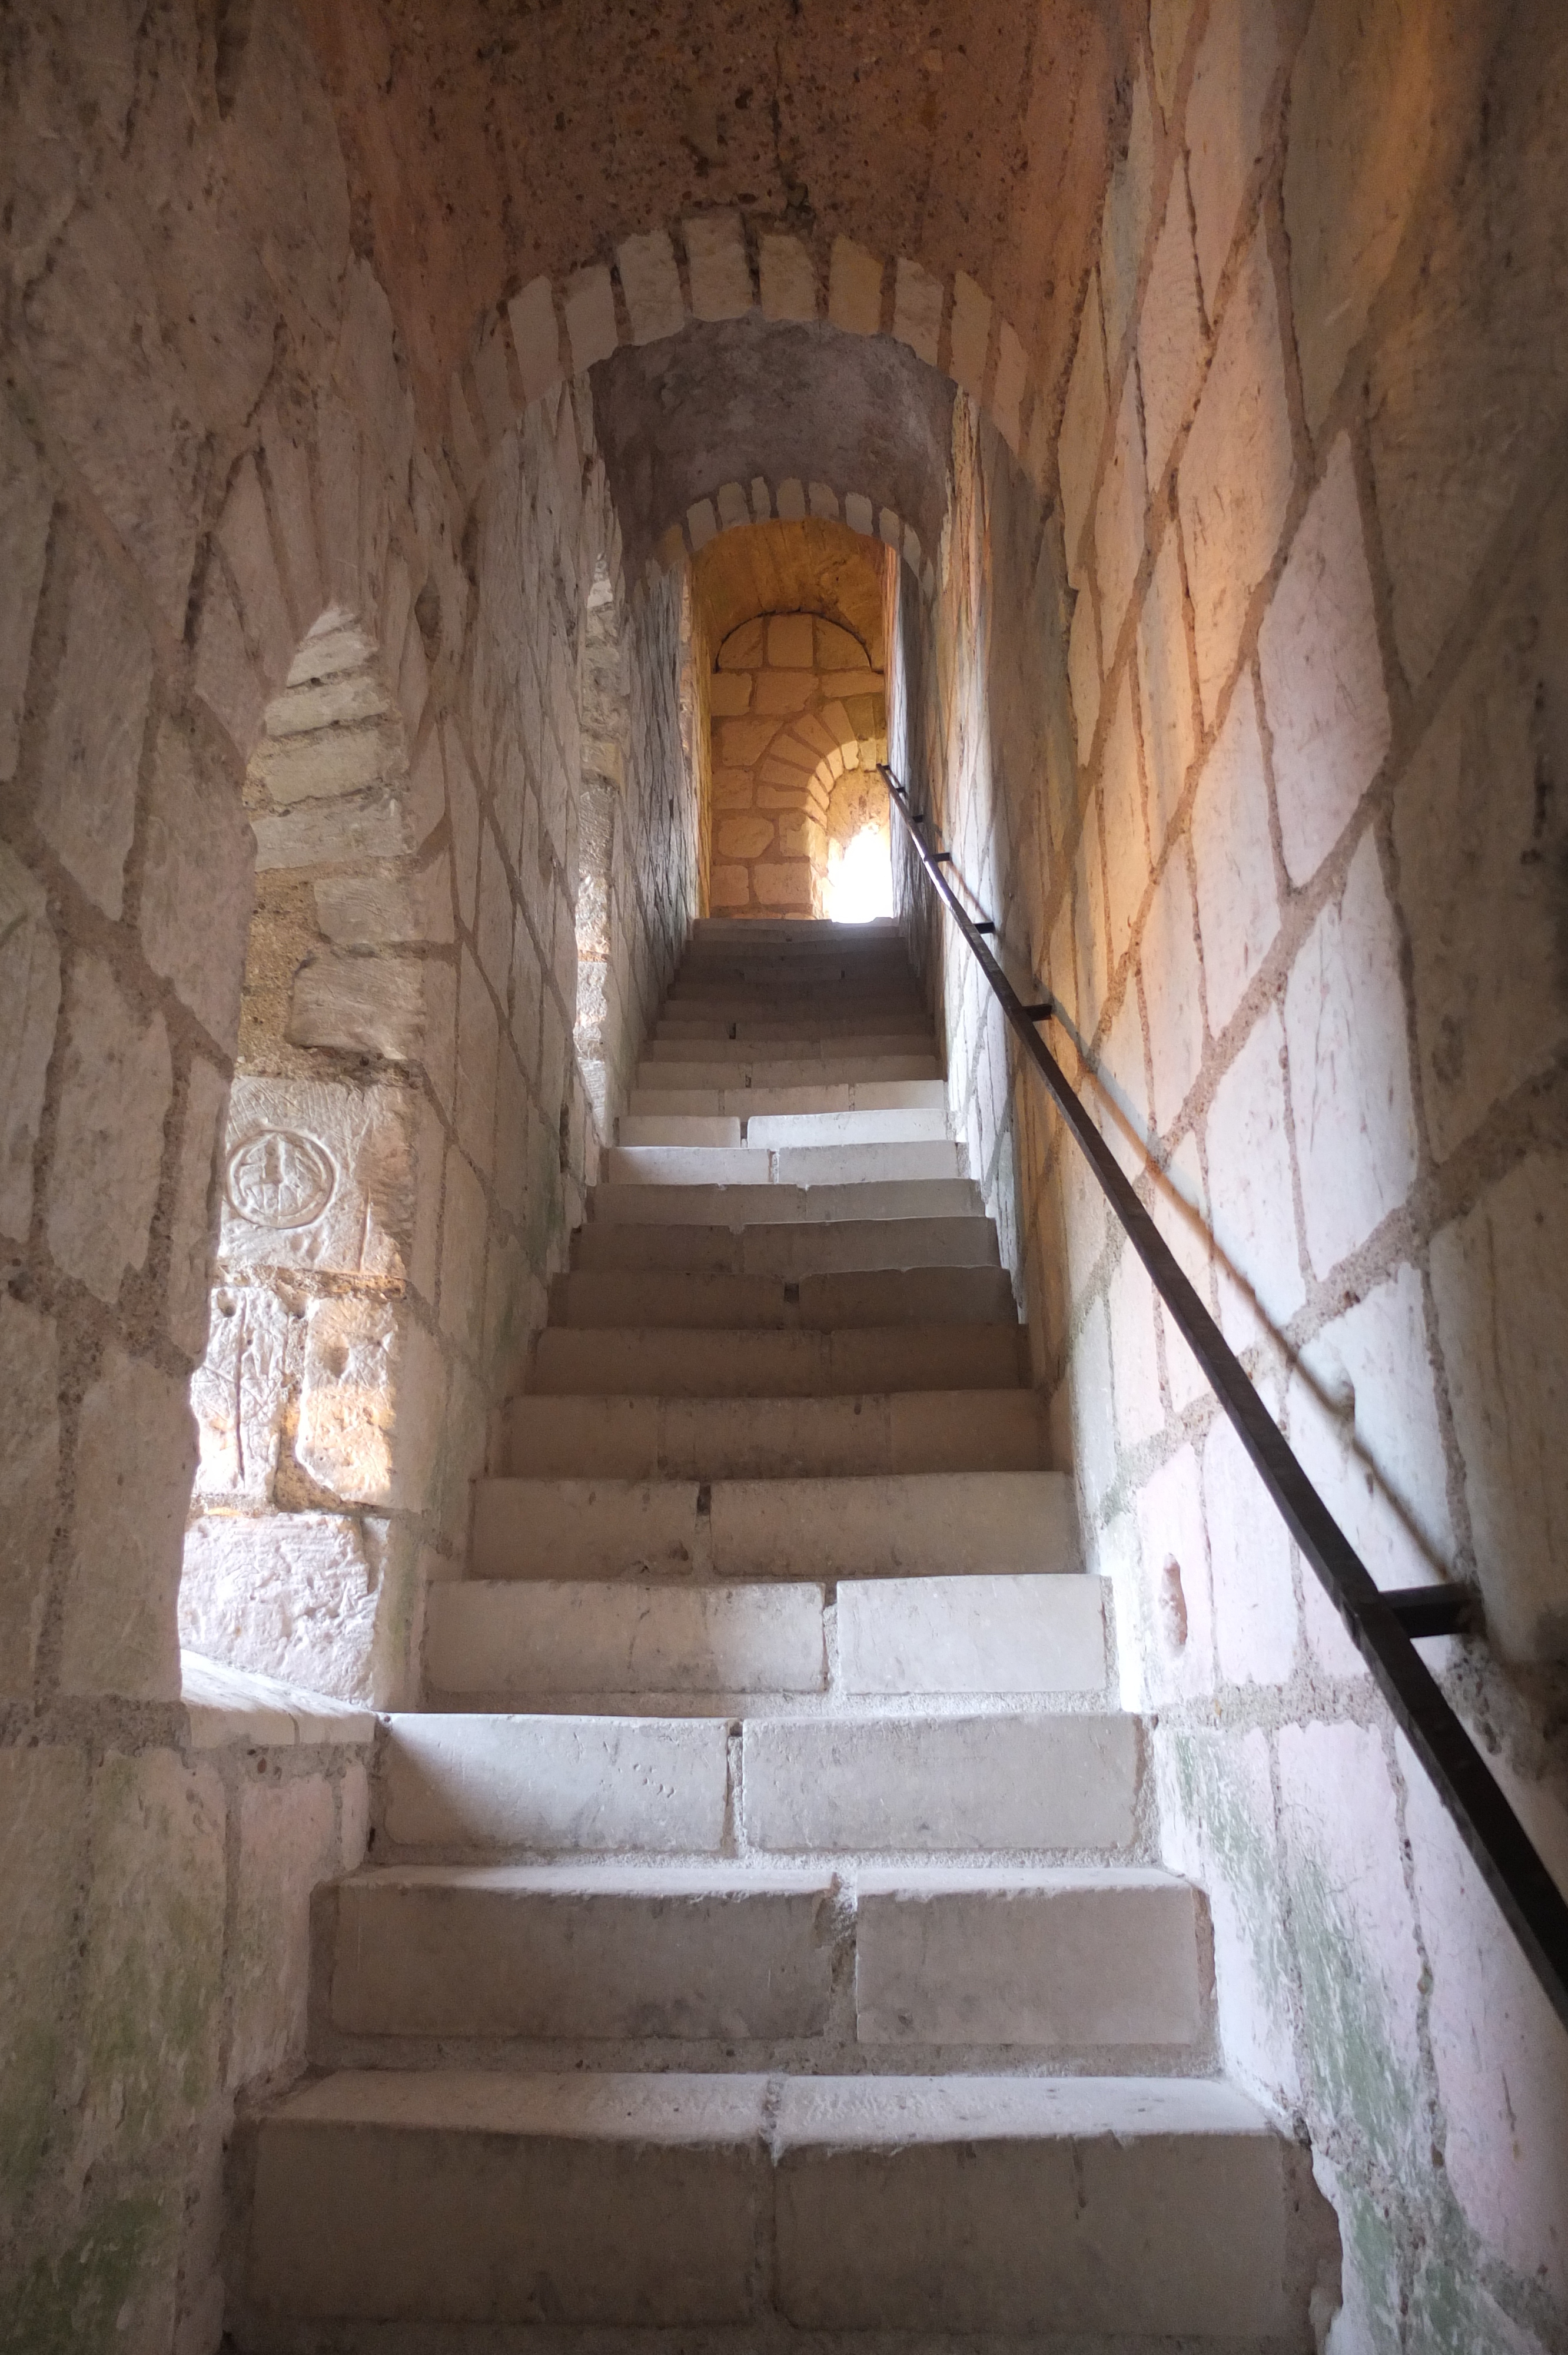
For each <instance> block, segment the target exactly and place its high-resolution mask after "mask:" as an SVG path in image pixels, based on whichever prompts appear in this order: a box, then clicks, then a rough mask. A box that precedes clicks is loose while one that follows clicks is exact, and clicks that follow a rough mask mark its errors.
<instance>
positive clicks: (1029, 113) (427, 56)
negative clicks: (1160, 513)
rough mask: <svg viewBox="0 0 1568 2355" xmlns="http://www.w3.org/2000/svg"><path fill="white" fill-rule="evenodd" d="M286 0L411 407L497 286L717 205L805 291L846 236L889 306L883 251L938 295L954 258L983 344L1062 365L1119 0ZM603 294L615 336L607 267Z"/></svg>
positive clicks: (1082, 256)
mask: <svg viewBox="0 0 1568 2355" xmlns="http://www.w3.org/2000/svg"><path fill="white" fill-rule="evenodd" d="M301 5H302V13H303V15H304V18H305V21H306V24H307V27H308V29H309V31H310V33H311V36H312V38H313V43H314V46H315V48H316V51H317V55H318V57H319V59H320V60H321V63H322V66H323V71H324V73H325V76H326V79H327V82H328V86H329V88H330V89H331V91H332V92H333V95H334V104H335V106H336V110H337V113H338V119H339V124H340V129H341V132H342V134H343V137H344V144H345V147H346V149H347V153H348V155H349V159H350V171H351V177H352V180H353V185H354V197H355V222H356V235H357V238H358V241H359V243H360V245H361V248H362V250H370V251H371V252H372V254H373V258H374V261H375V263H376V270H377V272H378V274H379V275H380V276H381V278H382V280H383V282H384V283H385V284H386V285H387V292H388V293H389V295H390V297H391V300H392V303H393V307H394V311H395V314H396V315H397V319H398V323H399V325H400V326H401V328H402V331H403V334H404V336H405V338H406V340H407V342H408V347H409V352H410V357H411V359H412V362H413V366H414V371H415V375H416V378H417V380H418V386H419V391H420V398H421V401H422V403H423V405H424V407H425V410H426V413H427V416H428V417H429V419H431V420H432V421H434V420H437V419H439V418H440V417H441V415H442V410H443V406H444V402H445V398H446V388H447V384H448V382H449V379H450V375H451V372H452V370H453V369H454V368H456V367H457V366H458V365H459V364H460V363H461V362H462V361H463V360H464V359H465V358H467V357H469V356H470V355H471V349H472V346H473V341H474V336H475V332H476V327H477V325H478V324H479V323H481V322H482V321H483V319H484V318H485V316H486V314H490V313H493V311H494V310H495V308H496V306H497V305H498V304H503V303H504V302H505V301H506V300H507V298H508V297H511V296H514V295H516V294H519V293H522V292H523V291H524V289H525V288H527V287H528V286H530V285H531V284H533V283H535V282H539V281H548V282H552V283H554V284H555V285H556V287H557V290H563V289H566V288H567V287H568V286H569V283H570V282H571V280H572V278H573V276H574V273H576V272H579V271H582V270H584V269H585V268H587V267H588V266H589V265H591V264H593V263H595V262H601V263H604V264H607V265H610V266H611V267H612V268H614V267H615V266H616V265H617V263H618V261H619V259H620V257H621V255H622V250H623V249H624V247H625V245H626V242H627V240H629V239H634V238H639V237H642V236H647V235H652V234H654V233H659V232H669V231H673V232H674V233H675V234H676V238H677V250H679V242H678V241H679V232H680V225H681V224H682V223H683V221H685V220H686V219H687V218H690V217H692V216H694V215H696V216H701V215H703V214H705V213H707V212H708V211H710V210H713V209H716V208H728V207H735V208H738V210H739V211H740V212H741V213H743V214H744V216H745V218H746V221H747V238H748V240H749V242H750V243H751V244H752V246H753V247H754V248H755V247H756V245H757V244H758V241H759V240H760V239H761V238H762V237H764V236H766V235H767V234H768V231H769V229H775V230H778V231H780V232H787V233H789V235H791V236H794V237H796V238H798V239H800V241H801V243H802V244H803V246H804V248H805V250H806V251H807V253H808V255H809V257H810V264H811V267H812V269H813V270H814V273H815V276H816V279H817V281H818V282H819V285H820V286H821V288H823V289H825V288H826V286H827V284H828V279H829V272H830V265H831V257H832V249H833V246H834V242H835V240H838V239H841V238H843V239H848V240H853V241H854V242H855V243H856V244H857V245H858V246H859V247H861V248H863V250H864V252H865V254H866V255H867V256H868V257H870V258H872V260H873V261H874V263H875V266H876V269H877V271H878V273H879V275H880V277H881V286H880V291H879V293H878V294H877V295H876V296H875V298H874V299H879V300H880V301H881V303H882V304H884V306H885V309H886V310H887V312H888V314H889V317H888V321H887V324H888V325H891V313H892V310H893V307H894V304H895V300H896V299H898V297H897V287H896V283H895V276H896V272H897V270H898V268H899V267H900V265H902V267H903V268H904V269H905V270H906V272H913V273H915V276H914V277H913V278H912V279H911V281H910V282H911V284H912V285H914V286H915V291H916V294H917V295H919V296H920V297H921V299H923V300H924V299H927V298H926V297H925V295H924V290H923V288H922V287H921V286H920V285H919V284H917V283H916V280H918V279H921V278H923V279H928V280H931V281H934V282H936V284H937V286H938V296H937V298H936V299H937V302H938V306H939V307H940V305H941V304H943V303H944V302H945V304H946V306H947V310H948V313H949V314H950V313H951V310H952V308H953V304H954V299H955V298H954V291H953V290H954V289H955V288H956V287H957V286H958V285H959V281H960V277H965V278H967V279H968V280H969V282H972V284H973V285H974V287H975V288H976V289H977V290H978V293H979V294H980V296H983V298H984V300H985V301H986V303H987V304H989V305H991V306H992V308H993V309H994V313H995V316H996V319H997V320H999V321H1001V320H1005V321H1006V322H1007V323H1008V325H1009V327H1010V329H1011V331H1012V333H1013V334H1014V335H1015V336H1016V337H1017V339H1018V343H1019V348H1020V354H1021V357H1020V359H1019V360H1018V361H1017V362H1016V363H1015V362H1014V360H1013V357H1012V354H1011V351H1010V352H1009V353H1008V354H1006V355H1003V357H1002V366H1003V368H1013V367H1015V366H1017V367H1020V368H1022V369H1023V370H1025V371H1026V372H1027V373H1028V375H1029V378H1030V379H1031V382H1032V385H1035V386H1038V387H1039V388H1040V389H1041V390H1042V392H1043V393H1044V392H1046V390H1047V389H1048V388H1052V387H1054V386H1055V385H1056V383H1057V381H1058V378H1059V377H1060V374H1061V368H1062V364H1063V361H1064V359H1065V349H1066V345H1067V341H1068V339H1069V336H1070V331H1071V325H1072V321H1073V318H1074V316H1075V311H1076V307H1077V303H1078V299H1079V295H1080V293H1081V290H1082V285H1083V282H1084V280H1085V278H1086V274H1087V267H1088V261H1089V254H1090V240H1091V237H1092V233H1093V228H1094V214H1095V210H1096V208H1097V204H1098V197H1099V191H1100V187H1101V184H1102V180H1103V167H1104V163H1105V159H1106V156H1107V153H1108V152H1109V149H1110V145H1111V143H1112V142H1113V141H1114V140H1115V139H1117V138H1118V135H1119V133H1120V128H1121V125H1120V120H1119V117H1120V112H1121V111H1122V102H1121V100H1120V98H1119V96H1118V90H1119V89H1122V88H1125V82H1124V81H1123V80H1121V79H1120V77H1121V72H1122V68H1123V66H1124V64H1125V61H1126V59H1128V56H1129V54H1130V47H1131V25H1132V19H1133V16H1134V14H1135V7H1134V0H850V5H844V0H789V5H780V0H650V5H635V0H301ZM684 266H685V265H683V267H684ZM753 266H754V268H755V267H756V266H757V263H756V254H755V251H754V254H753ZM942 290H946V291H945V293H943V291H942ZM688 293H689V286H688ZM562 299H563V297H562V294H561V293H560V292H559V291H558V293H557V305H558V306H559V304H560V302H561V301H562ZM616 300H617V306H618V310H619V312H620V317H621V327H622V334H623V336H625V337H626V338H627V339H630V335H631V331H630V330H629V329H628V327H627V324H626V318H625V313H626V307H627V304H626V294H625V290H624V287H623V286H622V285H621V284H620V272H619V271H618V272H617V291H616ZM826 307H827V306H826V303H825V301H820V302H819V312H820V313H821V312H825V310H826ZM937 333H938V335H939V336H940V337H941V340H942V341H943V343H944V344H946V343H947V342H948V328H947V326H946V325H938V329H937ZM932 357H936V355H935V353H933V355H932ZM982 364H983V363H982ZM994 364H995V363H994V361H993V362H992V365H994ZM943 365H944V366H945V367H948V368H949V372H950V373H952V374H954V375H956V376H959V377H960V378H961V369H960V368H959V367H958V366H956V365H952V364H951V363H950V362H949V361H948V359H947V358H946V357H944V360H943ZM977 389H978V388H977Z"/></svg>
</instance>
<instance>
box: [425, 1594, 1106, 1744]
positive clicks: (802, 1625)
mask: <svg viewBox="0 0 1568 2355" xmlns="http://www.w3.org/2000/svg"><path fill="white" fill-rule="evenodd" d="M830 1607H833V1606H830V1604H829V1603H828V1598H827V1593H826V1590H825V1589H824V1588H823V1587H821V1586H820V1585H811V1584H809V1583H806V1582H801V1581H795V1580H789V1581H785V1580H779V1581H777V1582H771V1583H768V1582H754V1583H752V1584H750V1585H747V1586H732V1585H726V1584H723V1583H719V1582H711V1583H710V1582H707V1581H704V1582H702V1583H700V1584H675V1583H673V1582H670V1581H664V1582H658V1583H655V1582H651V1581H649V1580H647V1579H630V1580H620V1579H597V1580H596V1579H569V1580H554V1579H538V1580H503V1581H493V1582H490V1581H485V1580H482V1579H465V1580H463V1581H462V1582H461V1583H458V1584H453V1585H450V1586H438V1587H434V1588H432V1590H431V1592H430V1594H429V1601H428V1604H427V1611H426V1632H425V1684H426V1689H427V1693H428V1695H429V1699H430V1701H431V1703H432V1705H433V1706H434V1707H436V1708H439V1709H448V1708H453V1707H462V1706H468V1705H472V1704H474V1703H475V1702H477V1703H478V1704H479V1705H481V1706H483V1707H485V1708H493V1707H502V1706H507V1705H511V1706H514V1707H517V1708H525V1709H539V1708H549V1707H552V1706H554V1707H557V1708H561V1707H567V1706H571V1707H574V1708H580V1709H584V1710H592V1709H604V1710H612V1711H615V1712H617V1713H619V1712H620V1711H622V1710H628V1709H639V1708H650V1707H654V1706H662V1705H667V1704H668V1703H669V1702H670V1700H673V1698H675V1697H677V1696H679V1697H683V1698H686V1699H694V1700H708V1701H709V1702H710V1704H711V1705H712V1706H714V1707H715V1708H716V1707H719V1706H722V1705H726V1704H727V1703H728V1702H729V1701H731V1700H735V1699H737V1698H739V1697H741V1696H745V1695H750V1696H758V1695H766V1696H768V1697H769V1698H770V1699H773V1700H784V1699H786V1698H796V1697H799V1696H800V1695H802V1694H827V1693H828V1692H829V1690H830V1685H831V1686H832V1693H833V1698H834V1700H835V1701H836V1702H838V1703H840V1704H842V1706H843V1707H844V1708H846V1709H853V1708H856V1707H861V1706H863V1703H864V1701H865V1700H868V1699H886V1698H890V1697H893V1696H895V1695H910V1696H915V1697H918V1698H933V1697H936V1696H938V1695H940V1696H944V1697H945V1696H948V1695H952V1694H961V1695H964V1696H969V1697H980V1696H992V1695H999V1694H1018V1695H1029V1696H1032V1697H1036V1698H1044V1697H1045V1696H1047V1695H1050V1696H1058V1697H1059V1696H1062V1695H1065V1694H1086V1693H1103V1692H1104V1690H1105V1684H1106V1652H1105V1633H1104V1624H1103V1620H1102V1616H1101V1607H1100V1596H1099V1593H1098V1592H1097V1584H1096V1582H1093V1581H1090V1580H1087V1579H1083V1578H1079V1577H1075V1576H1073V1575H1070V1574H1069V1575H1067V1576H1065V1577H1054V1576H1050V1575H1045V1576H1036V1575H1034V1574H1033V1573H1030V1572H1022V1573H1005V1572H1004V1573H1002V1574H1001V1575H994V1574H991V1573H987V1572H980V1573H978V1574H976V1575H974V1576H971V1577H968V1578H925V1579H890V1580H882V1581H877V1582H865V1581H860V1580H846V1581H845V1582H843V1583H842V1585H841V1586H840V1587H839V1589H838V1601H837V1604H836V1612H837V1621H836V1633H837V1636H838V1641H839V1647H840V1659H839V1666H838V1671H837V1674H836V1676H833V1677H832V1678H830V1674H829V1651H830V1640H829V1619H828V1613H829V1610H830Z"/></svg>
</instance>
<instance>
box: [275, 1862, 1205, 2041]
mask: <svg viewBox="0 0 1568 2355" xmlns="http://www.w3.org/2000/svg"><path fill="white" fill-rule="evenodd" d="M639 1882H641V1884H642V1885H641V1887H640V1886H639V1885H638V1884H639ZM319 1903H320V1908H321V1923H322V1944H323V1949H324V1951H325V1952H326V1953H327V1954H328V1955H330V1956H331V1981H330V2000H329V2005H328V2014H329V2017H328V2020H327V2022H326V2026H327V2027H328V2028H329V2029H330V2030H331V2031H332V2032H334V2034H336V2035H338V2036H341V2037H344V2038H359V2037H419V2038H444V2039H462V2040H469V2039H485V2040H493V2041H502V2040H515V2041H531V2042H551V2041H556V2042H560V2043H578V2042H581V2043H588V2044H592V2043H614V2044H633V2043H636V2042H637V2041H639V2040H642V2039H658V2040H661V2041H671V2042H677V2043H679V2042H689V2043H698V2042H710V2041H715V2042H716V2041H724V2040H726V2039H727V2040H731V2041H736V2042H743V2043H754V2044H756V2043H771V2042H777V2041H786V2040H789V2041H820V2040H822V2039H824V2038H828V2037H830V2036H831V2035H832V2032H833V2029H834V2015H835V2006H834V1987H835V1984H838V1985H841V1986H842V1987H844V1988H845V1989H846V1991H848V1994H849V2000H848V2001H847V2002H846V2003H845V2005H844V2006H843V2007H842V2009H843V2010H844V2013H845V2017H844V2019H843V2023H842V2033H843V2034H844V2035H845V2036H847V2037H848V2039H849V2040H850V2050H851V2051H852V2052H853V2049H854V2048H855V2047H859V2048H861V2049H862V2050H864V2051H870V2050H872V2049H873V2048H875V2049H876V2050H877V2051H881V2050H882V2049H883V2048H885V2047H895V2046H896V2047H899V2048H903V2049H905V2050H908V2049H910V2048H914V2047H923V2046H933V2047H949V2048H950V2047H976V2046H980V2047H984V2046H991V2047H995V2046H1013V2047H1021V2048H1027V2049H1030V2050H1035V2051H1050V2052H1052V2053H1053V2054H1054V2055H1055V2056H1057V2057H1058V2058H1060V2057H1062V2056H1065V2055H1069V2054H1074V2055H1081V2056H1093V2057H1094V2059H1095V2061H1096V2062H1097V2065H1102V2066H1103V2065H1105V2060H1106V2057H1107V2056H1111V2055H1114V2054H1115V2053H1116V2052H1118V2051H1130V2052H1137V2053H1138V2054H1139V2055H1140V2056H1144V2055H1148V2054H1150V2052H1151V2051H1155V2050H1159V2051H1165V2052H1168V2053H1169V2054H1170V2055H1171V2057H1172V2058H1181V2057H1184V2056H1185V2055H1187V2054H1189V2053H1191V2052H1192V2051H1193V2050H1194V2049H1196V2048H1197V2047H1198V2046H1200V2045H1201V2044H1202V2043H1204V2042H1205V2041H1206V2039H1207V2036H1208V2030H1209V2021H1208V2013H1207V2009H1206V2004H1205V2000H1204V1995H1203V1986H1204V1971H1205V1967H1206V1966H1205V1961H1204V1957H1205V1954H1206V1950H1207V1931H1206V1920H1205V1916H1204V1913H1203V1907H1202V1899H1201V1898H1200V1896H1199V1894H1198V1892H1197V1891H1195V1890H1193V1889H1192V1888H1190V1887H1189V1886H1188V1885H1187V1884H1185V1883H1184V1882H1181V1881H1174V1880H1172V1879H1171V1878H1169V1877H1168V1876H1167V1875H1164V1874H1161V1873H1157V1872H1142V1873H1139V1872H1127V1873H1107V1874H1103V1875H1101V1876H1099V1877H1097V1878H1096V1877H1091V1876H1085V1875H1077V1876H1075V1875H1072V1874H1068V1873H1062V1874H1056V1875H1041V1874H1035V1875H1033V1876H1028V1877H1022V1878H1013V1879H1011V1880H1010V1879H1009V1878H1008V1877H1007V1876H1006V1875H1005V1874H1001V1875H994V1876H993V1875H990V1874H986V1875H983V1876H982V1875H981V1874H979V1873H975V1874H971V1875H969V1876H968V1877H967V1878H966V1877H964V1876H959V1875H953V1874H949V1875H946V1876H941V1875H925V1876H921V1875H919V1874H914V1875H910V1874H907V1873H906V1874H903V1875H900V1874H898V1873H894V1872H887V1871H879V1870H867V1871H865V1872H863V1874H862V1875H861V1877H860V1887H859V1891H858V1894H857V1892H856V1891H855V1890H854V1889H853V1886H849V1887H841V1886H840V1884H838V1883H836V1882H835V1881H833V1880H832V1878H831V1877H830V1876H824V1875H822V1874H821V1873H812V1872H797V1873H795V1874H792V1875H789V1876H788V1877H781V1876H780V1875H779V1873H778V1872H777V1871H775V1872H772V1873H768V1872H766V1871H759V1872H758V1873H757V1875H756V1877H755V1878H753V1879H746V1878H741V1877H738V1876H736V1875H733V1874H731V1875H729V1876H723V1874H722V1869H715V1870H714V1871H713V1872H712V1873H710V1874H709V1875H708V1876H702V1875H698V1874H694V1873H691V1872H686V1873H680V1872H673V1871H670V1870H665V1871H663V1872H660V1871H658V1870H650V1871H644V1872H641V1873H633V1872H630V1871H627V1870H622V1871H620V1872H619V1873H612V1874H611V1875H609V1876H605V1875H602V1874H601V1875H600V1876H599V1877H598V1880H597V1883H596V1876H595V1875H594V1874H593V1873H592V1871H591V1870H589V1871H584V1870H582V1869H581V1868H578V1869H577V1870H575V1871H574V1870H569V1869H568V1870H562V1869H556V1870H553V1871H552V1870H547V1869H546V1870H540V1869H538V1868H534V1869H532V1870H529V1869H524V1870H520V1871H517V1872H514V1873H513V1874H511V1875H492V1876H490V1877H489V1885H484V1886H476V1885H475V1884H474V1883H473V1882H472V1881H471V1880H466V1881H465V1880H464V1879H462V1878H461V1877H459V1876H453V1875H450V1874H449V1875H445V1876H440V1877H439V1878H430V1877H421V1878H420V1879H418V1880H410V1879H406V1878H403V1877H401V1876H398V1875H397V1874H395V1873H376V1874H373V1875H368V1876H364V1877H361V1878H358V1879H356V1880H354V1881H346V1882H344V1883H341V1884H339V1885H338V1886H337V1887H336V1888H335V1889H328V1890H325V1891H323V1892H322V1896H321V1900H320V1901H319Z"/></svg>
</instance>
